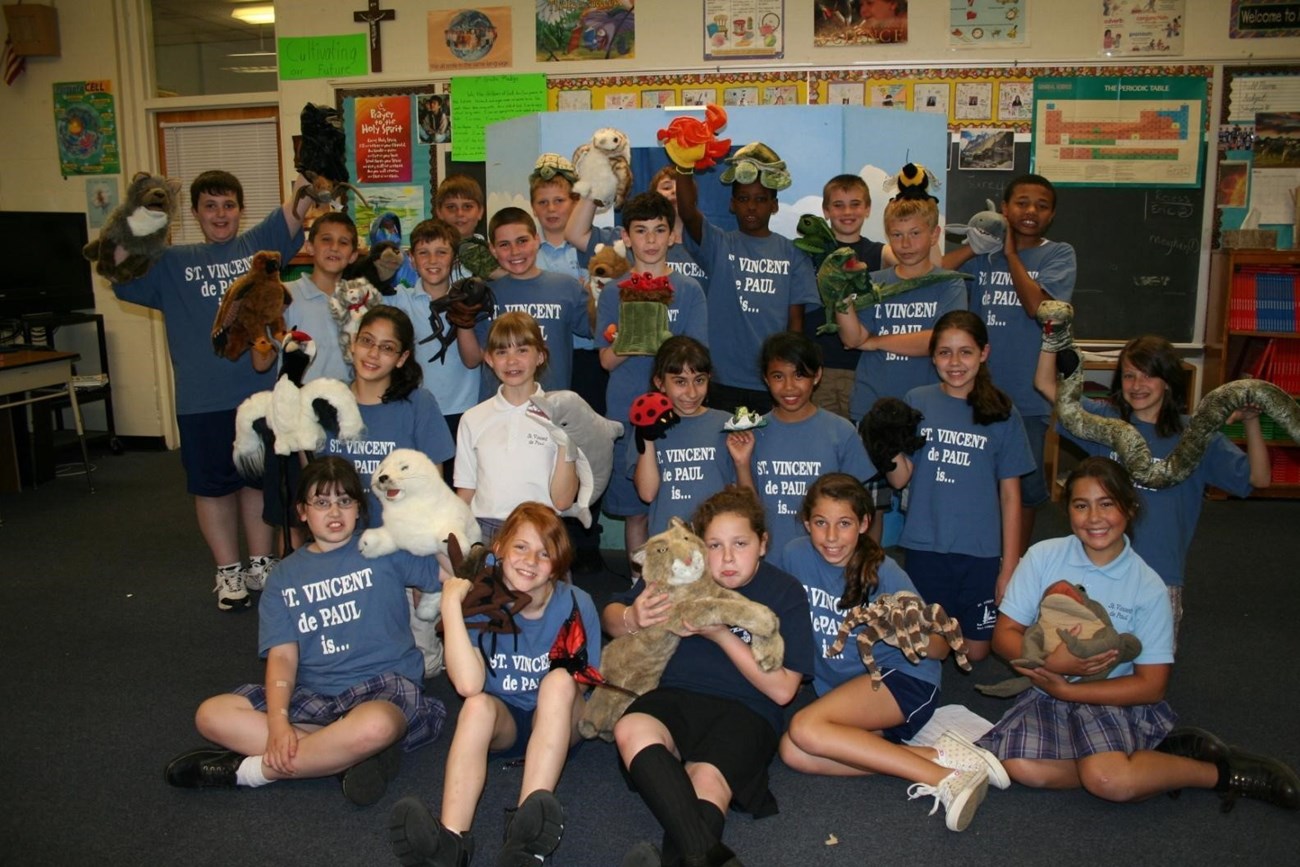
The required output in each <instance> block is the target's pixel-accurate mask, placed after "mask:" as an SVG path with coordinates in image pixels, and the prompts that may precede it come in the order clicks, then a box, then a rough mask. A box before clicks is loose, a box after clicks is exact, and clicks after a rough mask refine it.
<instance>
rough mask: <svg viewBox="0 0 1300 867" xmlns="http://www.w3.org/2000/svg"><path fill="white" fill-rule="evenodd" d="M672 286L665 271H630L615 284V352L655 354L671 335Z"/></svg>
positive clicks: (620, 353)
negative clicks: (616, 297) (669, 325)
mask: <svg viewBox="0 0 1300 867" xmlns="http://www.w3.org/2000/svg"><path fill="white" fill-rule="evenodd" d="M672 300H673V286H672V283H670V282H669V280H668V275H667V274H665V275H663V276H662V277H654V276H651V275H650V274H649V272H642V273H640V274H638V273H635V272H633V273H632V274H630V275H628V277H627V278H626V279H625V280H623V281H622V282H620V283H619V284H618V336H617V337H615V338H614V344H613V346H612V348H613V350H614V354H615V355H654V354H655V353H656V352H658V351H659V347H660V346H662V345H663V342H664V341H665V340H667V339H668V338H670V337H672V336H673V333H672V331H670V330H669V329H668V305H669V304H671V303H672Z"/></svg>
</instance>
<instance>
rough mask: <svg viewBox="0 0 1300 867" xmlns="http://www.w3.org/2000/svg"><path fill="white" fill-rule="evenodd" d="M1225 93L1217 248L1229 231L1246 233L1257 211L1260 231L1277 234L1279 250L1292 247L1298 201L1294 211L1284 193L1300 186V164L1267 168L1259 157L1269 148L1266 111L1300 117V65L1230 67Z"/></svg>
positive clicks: (1225, 75)
mask: <svg viewBox="0 0 1300 867" xmlns="http://www.w3.org/2000/svg"><path fill="white" fill-rule="evenodd" d="M1223 89H1224V93H1223V101H1222V104H1221V106H1220V115H1219V138H1218V141H1217V143H1216V144H1217V154H1218V167H1217V168H1218V171H1217V172H1216V173H1215V177H1216V178H1217V181H1216V189H1215V210H1216V212H1217V218H1216V219H1215V221H1214V244H1215V246H1218V245H1219V235H1220V233H1221V232H1222V231H1223V230H1225V229H1239V228H1241V225H1242V221H1243V220H1245V218H1246V215H1247V213H1248V212H1249V211H1250V209H1251V208H1252V207H1254V208H1258V209H1259V210H1260V211H1261V214H1262V217H1263V219H1262V220H1261V222H1260V226H1259V227H1260V228H1264V229H1274V230H1276V231H1277V233H1278V236H1277V245H1278V249H1281V250H1286V249H1289V248H1292V247H1294V246H1295V245H1296V241H1297V238H1296V236H1295V225H1296V222H1297V217H1296V214H1295V208H1294V202H1295V199H1294V196H1292V197H1291V198H1290V210H1289V211H1288V210H1287V202H1286V200H1285V195H1284V194H1285V193H1286V191H1287V190H1290V189H1293V188H1295V187H1296V186H1300V165H1291V166H1286V165H1282V166H1263V165H1261V164H1260V162H1259V161H1257V160H1256V154H1257V152H1259V151H1260V150H1261V149H1262V148H1265V145H1264V144H1263V143H1262V142H1261V140H1260V137H1259V136H1257V134H1256V132H1257V131H1256V125H1255V121H1256V116H1257V114H1258V113H1260V112H1265V113H1270V114H1291V115H1294V116H1296V117H1298V118H1300V66H1242V67H1233V66H1228V67H1224V70H1223ZM1270 155H1271V154H1270ZM1266 162H1270V163H1275V162H1276V161H1275V160H1267V161H1266ZM1282 162H1284V163H1285V162H1292V163H1293V162H1295V161H1294V160H1283V161H1282ZM1279 197H1281V198H1279Z"/></svg>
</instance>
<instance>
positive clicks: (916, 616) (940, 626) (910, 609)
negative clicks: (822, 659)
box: [826, 593, 971, 689]
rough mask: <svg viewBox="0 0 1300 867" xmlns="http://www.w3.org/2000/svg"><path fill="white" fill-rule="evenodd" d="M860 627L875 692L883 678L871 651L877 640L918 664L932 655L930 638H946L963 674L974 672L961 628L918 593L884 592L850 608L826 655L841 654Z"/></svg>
mask: <svg viewBox="0 0 1300 867" xmlns="http://www.w3.org/2000/svg"><path fill="white" fill-rule="evenodd" d="M859 627H860V628H861V629H862V631H861V632H859V633H858V635H857V638H858V653H859V654H861V655H862V663H863V665H865V666H866V667H867V671H869V672H870V673H871V688H872V689H880V681H881V677H882V675H881V673H880V668H879V666H877V665H876V658H875V655H874V654H873V652H872V650H871V645H873V644H875V643H876V642H877V641H884V642H885V643H886V644H892V645H893V646H894V647H897V648H898V649H899V650H900V651H901V652H902V654H903V655H904V656H906V657H907V661H908V662H911V663H913V664H915V663H918V662H920V661H921V659H922V658H924V657H925V656H927V655H928V645H929V643H930V636H931V635H942V636H943V638H944V640H945V641H947V642H948V646H950V647H951V648H952V652H953V655H954V656H956V658H957V665H959V666H960V667H961V669H962V670H963V671H970V668H971V665H970V661H969V660H968V659H967V658H966V652H967V646H966V639H965V638H964V637H963V636H962V634H961V625H960V624H959V623H958V622H957V621H956V620H953V619H952V618H951V617H949V616H948V614H947V612H945V611H944V610H943V606H942V605H940V604H939V603H937V602H934V603H931V604H929V605H926V604H925V602H924V601H922V599H921V597H920V596H917V595H916V594H915V593H883V594H881V595H880V596H877V597H876V600H875V601H874V602H872V603H870V604H864V605H858V606H856V607H854V608H850V609H849V612H848V616H846V617H845V618H844V622H843V623H842V624H840V632H839V635H837V636H835V643H834V644H832V645H831V646H830V647H828V648H827V649H826V655H827V656H828V657H831V656H837V655H839V653H840V652H841V651H842V650H844V645H845V644H846V643H847V642H848V640H849V635H850V633H852V632H853V630H855V629H858V628H859Z"/></svg>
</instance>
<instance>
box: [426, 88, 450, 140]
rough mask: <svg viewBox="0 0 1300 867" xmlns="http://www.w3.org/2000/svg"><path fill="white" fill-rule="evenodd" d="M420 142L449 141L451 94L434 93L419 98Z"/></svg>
mask: <svg viewBox="0 0 1300 867" xmlns="http://www.w3.org/2000/svg"><path fill="white" fill-rule="evenodd" d="M419 121H420V144H443V143H444V142H449V141H451V94H449V93H434V94H430V95H428V96H421V97H420V98H419Z"/></svg>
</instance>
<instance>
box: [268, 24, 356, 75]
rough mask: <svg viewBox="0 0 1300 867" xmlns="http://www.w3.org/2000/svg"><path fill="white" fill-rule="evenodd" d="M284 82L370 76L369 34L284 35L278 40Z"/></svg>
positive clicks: (278, 53) (277, 45) (281, 73)
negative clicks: (367, 55)
mask: <svg viewBox="0 0 1300 867" xmlns="http://www.w3.org/2000/svg"><path fill="white" fill-rule="evenodd" d="M276 48H277V52H276V53H277V55H278V57H277V59H278V61H279V66H280V80H281V81H296V80H301V79H305V78H343V77H345V76H349V75H365V74H366V34H364V33H348V34H346V35H343V36H281V37H280V38H279V39H277V40H276Z"/></svg>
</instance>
